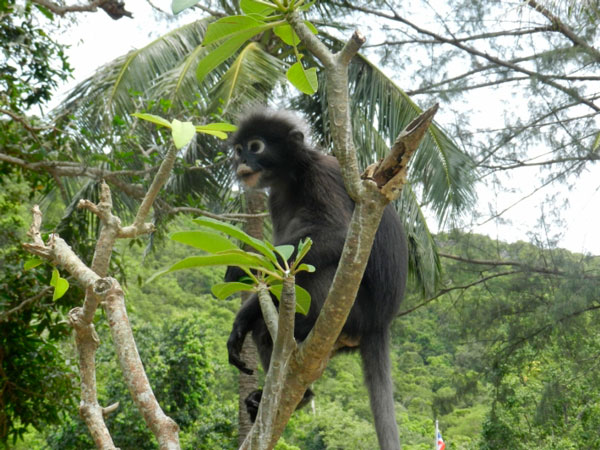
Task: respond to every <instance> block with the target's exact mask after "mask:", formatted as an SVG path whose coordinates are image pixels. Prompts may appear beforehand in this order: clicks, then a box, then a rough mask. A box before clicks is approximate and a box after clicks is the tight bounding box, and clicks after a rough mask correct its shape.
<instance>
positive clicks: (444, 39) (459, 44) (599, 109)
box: [341, 1, 600, 112]
mask: <svg viewBox="0 0 600 450" xmlns="http://www.w3.org/2000/svg"><path fill="white" fill-rule="evenodd" d="M341 6H344V7H347V8H351V9H353V10H356V11H362V12H365V13H367V14H373V15H376V16H379V17H383V18H386V19H389V20H393V21H396V22H400V23H403V24H405V25H407V26H409V27H411V28H412V29H414V30H415V31H417V32H419V33H421V34H425V35H427V36H431V37H432V38H434V39H436V40H437V41H439V42H442V43H446V44H449V45H452V46H454V47H457V48H459V49H461V50H464V51H466V52H467V53H469V54H471V55H474V56H478V57H480V58H483V59H486V60H487V61H490V62H492V63H494V64H496V65H498V66H501V67H506V68H509V69H511V70H513V71H515V72H520V73H524V74H526V75H529V76H530V77H531V78H533V79H534V80H539V81H541V82H542V83H544V84H546V85H548V86H551V87H553V88H555V89H557V90H559V91H561V92H563V93H565V94H567V95H568V96H569V97H571V98H573V99H576V100H577V101H578V102H580V103H583V104H584V105H586V106H588V107H589V108H591V109H593V110H594V111H596V112H600V106H598V105H596V104H595V103H594V102H592V101H590V100H588V99H586V98H584V97H582V96H581V95H579V93H577V92H576V91H575V90H574V89H572V88H569V87H566V86H563V85H562V84H560V83H557V82H555V81H553V80H552V78H551V77H550V76H547V75H544V74H541V73H539V72H534V71H531V70H528V69H525V68H523V67H521V66H518V65H516V64H513V63H510V62H508V61H503V60H501V59H500V58H498V57H495V56H492V55H489V54H488V53H486V52H482V51H480V50H477V49H475V48H473V47H469V46H467V45H465V44H463V43H462V42H460V41H459V40H457V39H455V38H447V37H444V36H441V35H439V34H437V33H434V32H433V31H429V30H426V29H424V28H422V27H419V26H418V25H416V24H414V23H412V22H411V21H409V20H408V19H405V18H404V17H402V16H401V15H400V14H398V13H397V12H396V11H392V14H386V13H383V12H380V11H373V10H370V9H367V8H364V7H361V6H358V5H351V4H350V3H349V2H347V1H345V2H344V3H343V4H342V5H341Z"/></svg>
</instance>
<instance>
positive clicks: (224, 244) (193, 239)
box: [169, 230, 241, 253]
mask: <svg viewBox="0 0 600 450" xmlns="http://www.w3.org/2000/svg"><path fill="white" fill-rule="evenodd" d="M169 238H170V239H171V240H173V241H176V242H181V243H182V244H185V245H189V246H191V247H195V248H199V249H200V250H204V251H205V252H209V253H218V252H224V251H227V250H241V249H240V248H239V247H238V246H237V245H235V244H234V243H233V242H231V241H230V240H229V239H227V238H225V237H223V236H221V235H220V234H218V233H213V232H211V231H203V230H196V231H178V232H175V233H172V234H171V235H170V236H169Z"/></svg>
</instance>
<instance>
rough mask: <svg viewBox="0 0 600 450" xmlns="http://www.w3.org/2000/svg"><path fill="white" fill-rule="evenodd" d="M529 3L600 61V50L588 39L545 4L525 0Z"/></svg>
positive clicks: (555, 26)
mask: <svg viewBox="0 0 600 450" xmlns="http://www.w3.org/2000/svg"><path fill="white" fill-rule="evenodd" d="M523 1H524V2H525V3H527V5H529V6H530V7H531V8H533V9H535V10H536V11H537V12H539V13H540V14H542V15H543V16H545V17H546V18H547V19H548V20H549V21H550V22H551V23H552V26H553V28H554V29H555V30H556V31H559V32H560V33H562V34H563V35H564V36H565V37H566V38H567V39H569V40H570V41H571V42H573V44H575V45H577V46H579V47H581V48H583V49H584V50H585V51H586V52H587V53H589V54H590V55H591V56H592V57H593V58H594V59H595V60H596V61H598V62H600V51H598V50H597V49H595V48H594V47H592V46H591V45H589V44H588V43H587V41H586V40H585V39H583V38H581V37H579V36H577V35H576V34H575V32H574V31H573V30H572V29H571V28H569V26H567V25H566V24H564V23H563V22H562V21H561V20H560V19H559V18H558V17H556V16H555V15H554V14H552V13H551V12H550V11H548V10H547V9H546V8H545V7H544V6H543V5H540V4H539V3H538V2H536V1H535V0H523Z"/></svg>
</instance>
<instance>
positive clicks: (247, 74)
mask: <svg viewBox="0 0 600 450" xmlns="http://www.w3.org/2000/svg"><path fill="white" fill-rule="evenodd" d="M286 70H287V64H285V63H284V62H282V61H281V60H280V59H278V58H276V57H275V56H273V55H271V54H269V53H268V52H266V51H265V50H264V49H263V47H262V46H261V45H260V44H259V43H258V42H250V43H249V44H248V45H246V46H245V47H244V48H243V49H242V50H241V51H240V52H239V54H238V55H237V57H236V58H235V60H234V61H233V63H232V64H231V65H230V66H229V69H228V70H227V72H225V74H224V75H223V76H222V77H221V79H220V81H219V83H218V84H217V85H216V86H215V88H214V89H213V91H212V92H211V97H212V98H213V103H212V105H211V107H210V109H211V110H214V109H215V108H216V107H217V106H222V108H223V111H224V113H233V114H235V113H236V112H239V111H240V110H242V109H244V108H245V107H246V106H247V105H248V104H256V103H266V101H267V98H268V96H269V94H271V93H272V92H273V90H274V88H275V86H276V85H277V84H278V83H280V82H281V81H282V80H283V79H284V78H285V72H286Z"/></svg>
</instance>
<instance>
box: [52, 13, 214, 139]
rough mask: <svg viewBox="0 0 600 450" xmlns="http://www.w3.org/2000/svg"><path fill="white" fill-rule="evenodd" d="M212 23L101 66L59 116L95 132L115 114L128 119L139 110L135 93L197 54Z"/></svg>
mask: <svg viewBox="0 0 600 450" xmlns="http://www.w3.org/2000/svg"><path fill="white" fill-rule="evenodd" d="M210 20H211V19H202V20H199V21H196V22H192V23H190V24H187V25H184V26H182V27H180V28H177V29H175V30H173V31H171V32H169V33H167V34H166V35H164V36H161V37H160V38H158V39H156V40H154V41H152V42H151V43H150V44H148V45H146V46H145V47H142V48H140V49H137V50H133V51H131V52H129V53H127V54H126V55H123V56H121V57H119V58H117V59H115V60H113V61H111V62H110V63H108V64H106V65H104V66H102V67H101V68H100V69H98V71H97V72H96V73H95V74H94V75H93V76H91V77H90V78H88V79H87V80H85V81H83V82H82V83H80V84H79V85H77V86H76V87H75V88H74V89H73V91H72V92H71V93H70V94H69V96H68V97H67V99H66V100H65V102H64V103H63V104H62V105H61V107H60V108H59V109H58V110H57V113H58V114H62V113H65V112H66V113H70V114H74V115H75V116H76V118H77V119H78V120H79V121H80V123H81V124H82V125H84V126H85V127H86V129H87V130H93V131H99V130H102V129H103V128H106V127H107V126H109V125H110V123H111V120H112V118H113V116H114V115H115V114H117V115H119V116H121V117H122V118H123V119H125V120H127V119H128V115H129V114H130V113H132V112H134V111H136V110H138V109H140V105H136V104H135V97H134V96H133V95H132V93H134V92H139V93H144V92H145V91H146V90H147V88H148V87H149V86H152V85H153V84H154V83H155V81H156V79H157V78H158V77H159V76H160V75H162V74H164V73H166V72H168V71H169V70H171V69H173V68H174V67H176V66H180V65H181V61H184V60H186V59H189V58H190V57H191V55H193V54H195V53H197V52H198V51H199V50H198V49H199V47H200V44H201V43H202V39H203V37H204V32H205V31H206V27H207V25H208V23H209V22H210ZM177 87H179V85H178V86H177ZM163 98H167V97H163ZM189 98H191V99H193V98H194V97H193V95H191V96H190V97H189Z"/></svg>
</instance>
